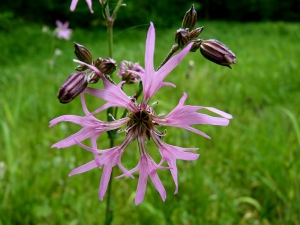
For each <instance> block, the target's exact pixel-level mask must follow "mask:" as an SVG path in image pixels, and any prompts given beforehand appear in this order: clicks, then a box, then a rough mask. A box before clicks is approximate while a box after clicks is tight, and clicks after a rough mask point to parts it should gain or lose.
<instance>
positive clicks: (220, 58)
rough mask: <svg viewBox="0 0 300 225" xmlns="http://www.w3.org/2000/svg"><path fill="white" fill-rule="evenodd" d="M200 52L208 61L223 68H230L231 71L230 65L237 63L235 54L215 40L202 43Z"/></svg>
mask: <svg viewBox="0 0 300 225" xmlns="http://www.w3.org/2000/svg"><path fill="white" fill-rule="evenodd" d="M200 52H201V54H202V55H203V56H204V57H205V58H206V59H208V60H210V61H212V62H214V63H217V64H219V65H222V66H228V67H229V68H230V69H231V66H230V65H231V64H234V63H235V61H236V57H235V55H234V54H233V52H232V51H230V50H229V48H228V47H227V46H226V45H224V44H223V43H221V42H219V41H217V40H214V39H209V40H204V41H202V43H201V45H200Z"/></svg>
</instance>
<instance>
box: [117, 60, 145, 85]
mask: <svg viewBox="0 0 300 225" xmlns="http://www.w3.org/2000/svg"><path fill="white" fill-rule="evenodd" d="M128 70H133V71H136V72H139V73H144V72H145V71H144V69H143V67H141V66H140V65H139V64H138V63H133V62H130V61H126V60H123V61H122V62H121V64H120V70H119V72H118V74H117V75H118V77H120V78H121V79H122V80H123V81H126V83H127V84H133V83H135V82H139V81H140V80H141V78H140V76H138V75H136V74H133V73H131V72H129V71H128Z"/></svg>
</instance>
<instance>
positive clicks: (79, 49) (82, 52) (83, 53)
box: [74, 42, 93, 64]
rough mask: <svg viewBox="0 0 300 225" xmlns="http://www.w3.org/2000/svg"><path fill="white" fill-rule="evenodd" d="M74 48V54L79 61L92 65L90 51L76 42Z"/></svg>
mask: <svg viewBox="0 0 300 225" xmlns="http://www.w3.org/2000/svg"><path fill="white" fill-rule="evenodd" d="M74 47H75V50H74V53H75V55H76V56H77V58H78V59H79V60H80V61H82V62H85V63H88V64H91V63H92V61H93V57H92V55H91V53H90V51H89V50H88V49H87V48H86V47H84V46H83V45H80V44H78V43H76V42H74Z"/></svg>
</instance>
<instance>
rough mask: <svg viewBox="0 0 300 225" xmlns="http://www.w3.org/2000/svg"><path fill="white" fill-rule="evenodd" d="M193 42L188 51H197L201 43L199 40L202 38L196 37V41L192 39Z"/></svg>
mask: <svg viewBox="0 0 300 225" xmlns="http://www.w3.org/2000/svg"><path fill="white" fill-rule="evenodd" d="M193 42H194V44H193V45H192V47H191V49H190V52H195V51H197V50H198V49H199V48H200V45H201V42H202V40H200V39H198V40H196V41H193Z"/></svg>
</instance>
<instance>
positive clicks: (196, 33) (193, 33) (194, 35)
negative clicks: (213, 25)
mask: <svg viewBox="0 0 300 225" xmlns="http://www.w3.org/2000/svg"><path fill="white" fill-rule="evenodd" d="M203 29H204V27H203V26H202V27H198V28H196V29H194V30H192V31H191V32H190V33H189V39H190V40H193V39H194V38H198V36H199V34H200V33H201V32H202V30H203Z"/></svg>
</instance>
